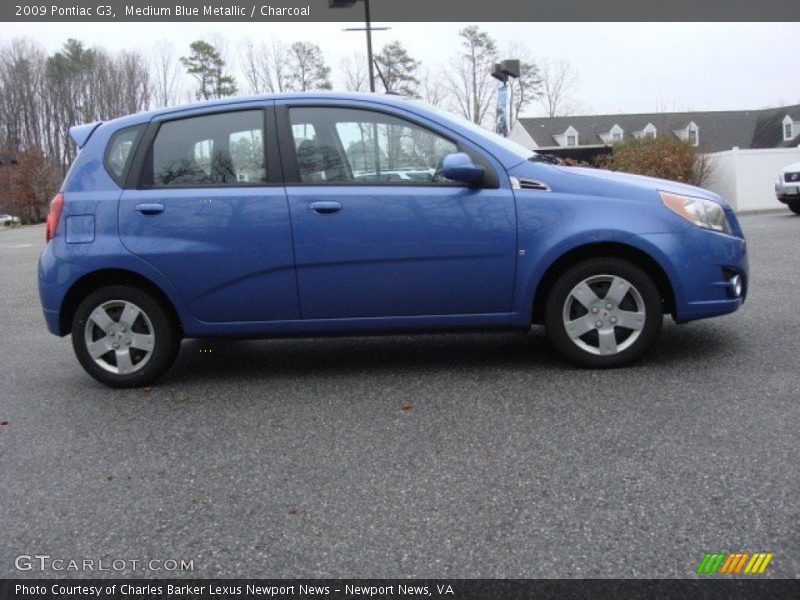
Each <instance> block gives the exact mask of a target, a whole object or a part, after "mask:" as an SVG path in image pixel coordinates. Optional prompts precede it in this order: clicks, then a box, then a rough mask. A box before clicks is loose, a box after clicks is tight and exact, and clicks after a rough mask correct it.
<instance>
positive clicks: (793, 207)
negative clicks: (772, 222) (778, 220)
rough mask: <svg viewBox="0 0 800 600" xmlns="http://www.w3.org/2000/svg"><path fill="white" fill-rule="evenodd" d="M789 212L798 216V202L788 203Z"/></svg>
mask: <svg viewBox="0 0 800 600" xmlns="http://www.w3.org/2000/svg"><path fill="white" fill-rule="evenodd" d="M789 210H790V211H792V212H793V213H794V214H796V215H800V200H792V201H791V202H789Z"/></svg>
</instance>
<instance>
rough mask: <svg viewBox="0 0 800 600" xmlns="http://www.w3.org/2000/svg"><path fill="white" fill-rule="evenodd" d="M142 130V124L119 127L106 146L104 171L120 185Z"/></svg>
mask: <svg viewBox="0 0 800 600" xmlns="http://www.w3.org/2000/svg"><path fill="white" fill-rule="evenodd" d="M142 131H144V125H135V126H133V127H126V128H125V129H120V130H119V131H117V132H116V133H114V135H112V136H111V139H110V140H109V141H108V145H107V146H106V154H105V159H104V164H105V167H106V171H108V174H109V175H111V178H112V179H113V180H114V181H116V182H117V185H119V186H120V187H122V186H124V185H125V177H126V176H127V174H128V169H129V168H130V166H131V160H133V154H134V150H136V146H137V145H138V143H139V138H140V137H141V135H142Z"/></svg>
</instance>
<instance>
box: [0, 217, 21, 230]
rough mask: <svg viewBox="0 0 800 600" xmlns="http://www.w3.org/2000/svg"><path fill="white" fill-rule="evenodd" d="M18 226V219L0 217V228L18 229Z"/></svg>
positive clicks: (19, 222)
mask: <svg viewBox="0 0 800 600" xmlns="http://www.w3.org/2000/svg"><path fill="white" fill-rule="evenodd" d="M20 224H21V221H20V220H19V217H13V216H11V215H0V227H19V225H20Z"/></svg>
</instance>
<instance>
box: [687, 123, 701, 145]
mask: <svg viewBox="0 0 800 600" xmlns="http://www.w3.org/2000/svg"><path fill="white" fill-rule="evenodd" d="M686 141H687V142H689V145H690V146H697V145H699V144H700V136H699V135H698V129H697V125H695V124H694V122H692V123H689V125H688V126H687V127H686Z"/></svg>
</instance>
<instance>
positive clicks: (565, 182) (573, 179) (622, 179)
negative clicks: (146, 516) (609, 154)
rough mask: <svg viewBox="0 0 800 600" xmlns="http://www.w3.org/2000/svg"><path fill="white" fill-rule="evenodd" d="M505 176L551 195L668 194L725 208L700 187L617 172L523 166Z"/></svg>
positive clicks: (646, 197)
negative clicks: (537, 183) (539, 185)
mask: <svg viewBox="0 0 800 600" xmlns="http://www.w3.org/2000/svg"><path fill="white" fill-rule="evenodd" d="M509 174H510V175H512V176H514V177H523V178H525V177H531V178H533V179H536V180H541V181H543V182H544V183H546V184H547V185H548V186H549V187H550V188H551V189H552V190H553V191H555V192H562V193H567V194H570V193H571V194H587V195H592V196H601V197H602V196H606V197H612V198H620V197H623V198H630V199H641V200H645V201H658V202H660V201H661V200H660V198H659V196H658V192H671V193H673V194H682V195H685V196H693V197H695V198H703V199H706V200H711V201H713V202H716V203H718V204H721V205H722V206H723V207H726V208H727V207H728V204H727V203H726V202H725V200H723V199H722V197H720V196H719V195H718V194H715V193H714V192H712V191H710V190H706V189H703V188H701V187H697V186H694V185H689V184H686V183H680V182H678V181H670V180H667V179H658V178H656V177H646V176H644V175H633V174H631V173H622V172H619V171H606V170H603V169H592V168H587V167H565V166H555V165H547V164H544V163H533V162H526V163H522V164H519V165H517V166H516V167H514V168H513V169H511V170H510V171H509Z"/></svg>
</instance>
